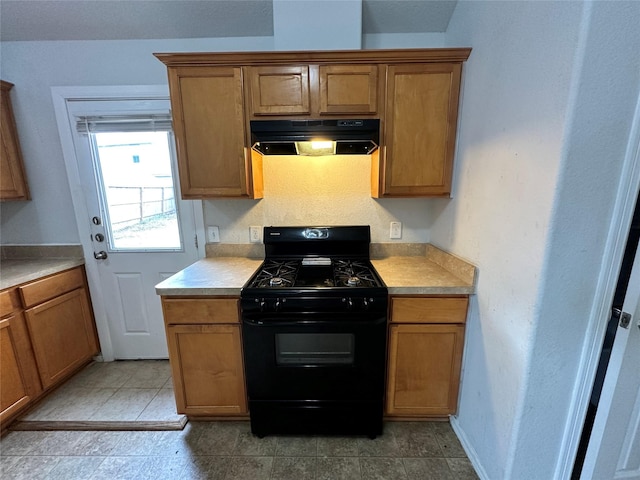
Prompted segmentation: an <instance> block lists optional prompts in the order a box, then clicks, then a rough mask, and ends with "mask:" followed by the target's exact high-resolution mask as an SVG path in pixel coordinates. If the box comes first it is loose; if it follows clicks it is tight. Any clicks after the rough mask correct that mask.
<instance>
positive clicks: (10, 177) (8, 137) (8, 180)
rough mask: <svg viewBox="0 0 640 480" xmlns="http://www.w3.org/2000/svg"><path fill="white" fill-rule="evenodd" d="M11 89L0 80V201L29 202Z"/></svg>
mask: <svg viewBox="0 0 640 480" xmlns="http://www.w3.org/2000/svg"><path fill="white" fill-rule="evenodd" d="M12 87H13V84H12V83H9V82H4V81H2V80H0V144H2V147H1V148H0V200H29V199H30V198H31V197H30V196H29V188H28V187H27V181H26V177H25V173H24V165H23V162H22V152H21V150H20V143H19V142H18V132H17V130H16V123H15V118H14V116H13V109H12V107H11V98H10V97H9V91H10V90H11V88H12Z"/></svg>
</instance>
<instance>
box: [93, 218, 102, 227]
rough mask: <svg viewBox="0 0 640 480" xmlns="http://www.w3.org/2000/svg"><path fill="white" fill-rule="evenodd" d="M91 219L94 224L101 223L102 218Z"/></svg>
mask: <svg viewBox="0 0 640 480" xmlns="http://www.w3.org/2000/svg"><path fill="white" fill-rule="evenodd" d="M91 221H92V222H93V224H94V225H102V220H100V217H93V218H92V219H91Z"/></svg>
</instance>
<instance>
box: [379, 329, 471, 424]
mask: <svg viewBox="0 0 640 480" xmlns="http://www.w3.org/2000/svg"><path fill="white" fill-rule="evenodd" d="M463 338H464V327H463V326H462V325H435V324H434V325H426V324H425V325H417V324H416V325H391V327H390V336H389V371H388V374H387V382H388V384H387V400H386V413H387V414H388V415H397V416H429V415H431V416H444V415H449V414H454V413H455V412H456V409H457V403H458V387H459V383H460V366H461V362H462V347H463Z"/></svg>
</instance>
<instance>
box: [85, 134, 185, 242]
mask: <svg viewBox="0 0 640 480" xmlns="http://www.w3.org/2000/svg"><path fill="white" fill-rule="evenodd" d="M93 135H94V139H95V144H96V147H97V148H96V150H97V155H98V159H97V163H98V165H99V168H100V171H101V175H102V185H103V188H104V192H103V198H104V199H105V206H106V209H107V217H108V218H106V219H104V220H105V222H104V223H105V230H106V231H107V235H109V238H110V245H111V248H112V249H113V250H150V249H155V250H160V249H171V250H175V249H179V248H181V244H180V233H179V228H178V218H177V213H176V202H175V194H174V189H173V178H172V173H171V151H170V149H169V134H168V133H167V132H118V133H94V134H93Z"/></svg>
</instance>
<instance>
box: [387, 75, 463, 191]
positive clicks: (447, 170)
mask: <svg viewBox="0 0 640 480" xmlns="http://www.w3.org/2000/svg"><path fill="white" fill-rule="evenodd" d="M461 70H462V67H461V64H457V63H441V64H436V63H434V64H409V65H390V66H389V67H388V69H387V88H386V99H387V100H386V114H385V119H386V127H385V133H384V141H383V145H384V146H385V154H384V155H383V158H382V159H381V162H382V164H381V167H380V168H382V170H383V174H382V175H380V181H381V185H380V190H381V194H382V196H408V197H409V196H447V195H449V194H450V193H451V175H452V170H453V156H454V149H455V140H456V128H457V121H458V120H457V119H458V97H459V92H460V76H461Z"/></svg>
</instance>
